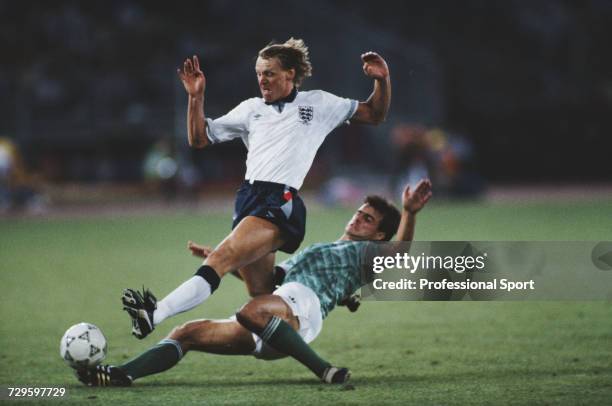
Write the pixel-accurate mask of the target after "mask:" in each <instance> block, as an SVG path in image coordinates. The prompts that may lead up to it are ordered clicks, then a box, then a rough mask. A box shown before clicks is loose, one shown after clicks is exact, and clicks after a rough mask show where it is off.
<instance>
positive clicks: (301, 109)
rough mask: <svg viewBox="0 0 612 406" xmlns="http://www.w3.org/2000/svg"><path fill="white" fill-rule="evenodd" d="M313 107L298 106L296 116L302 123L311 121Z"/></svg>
mask: <svg viewBox="0 0 612 406" xmlns="http://www.w3.org/2000/svg"><path fill="white" fill-rule="evenodd" d="M313 114H314V108H313V107H312V106H298V116H299V117H300V122H301V123H302V124H308V123H310V122H311V121H312V116H313Z"/></svg>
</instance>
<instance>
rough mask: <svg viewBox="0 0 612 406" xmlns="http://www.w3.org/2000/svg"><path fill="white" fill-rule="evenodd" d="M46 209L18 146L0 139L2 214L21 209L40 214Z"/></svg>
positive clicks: (0, 211) (0, 200)
mask: <svg viewBox="0 0 612 406" xmlns="http://www.w3.org/2000/svg"><path fill="white" fill-rule="evenodd" d="M45 207H46V202H45V199H44V197H43V196H42V195H41V194H39V193H38V192H37V191H36V187H35V186H34V180H33V178H32V176H30V175H29V174H28V173H27V172H26V169H25V166H24V164H23V160H22V158H21V154H20V152H19V149H18V147H17V145H16V144H15V143H13V142H12V141H11V140H10V139H9V138H5V137H0V213H8V212H10V211H17V210H21V209H24V210H26V211H28V212H30V213H40V212H42V211H44V210H45Z"/></svg>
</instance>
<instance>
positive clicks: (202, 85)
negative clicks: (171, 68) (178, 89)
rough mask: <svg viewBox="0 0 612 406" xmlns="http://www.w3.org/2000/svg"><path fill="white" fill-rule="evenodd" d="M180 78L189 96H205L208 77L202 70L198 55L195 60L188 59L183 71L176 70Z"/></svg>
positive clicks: (184, 63) (194, 57)
mask: <svg viewBox="0 0 612 406" xmlns="http://www.w3.org/2000/svg"><path fill="white" fill-rule="evenodd" d="M176 73H177V74H178V76H179V78H180V79H181V81H182V82H183V86H185V90H186V91H187V93H188V94H189V96H194V97H195V96H202V95H204V89H206V77H204V72H202V70H201V69H200V61H199V60H198V57H197V56H196V55H194V56H193V59H190V58H187V59H185V62H183V69H182V70H181V69H180V68H179V69H177V70H176Z"/></svg>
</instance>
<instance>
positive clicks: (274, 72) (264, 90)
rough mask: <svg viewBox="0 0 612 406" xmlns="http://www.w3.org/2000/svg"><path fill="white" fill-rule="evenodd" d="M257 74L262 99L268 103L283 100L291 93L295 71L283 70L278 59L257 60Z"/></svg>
mask: <svg viewBox="0 0 612 406" xmlns="http://www.w3.org/2000/svg"><path fill="white" fill-rule="evenodd" d="M255 73H257V82H258V83H259V90H260V91H261V97H263V98H264V100H265V101H267V102H274V101H276V100H279V99H282V98H283V97H286V96H288V95H289V93H291V90H292V89H293V78H294V77H295V70H294V69H289V70H283V68H282V66H281V63H280V62H279V60H278V58H270V59H264V58H261V57H260V58H257V62H256V63H255Z"/></svg>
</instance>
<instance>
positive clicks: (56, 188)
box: [0, 0, 612, 404]
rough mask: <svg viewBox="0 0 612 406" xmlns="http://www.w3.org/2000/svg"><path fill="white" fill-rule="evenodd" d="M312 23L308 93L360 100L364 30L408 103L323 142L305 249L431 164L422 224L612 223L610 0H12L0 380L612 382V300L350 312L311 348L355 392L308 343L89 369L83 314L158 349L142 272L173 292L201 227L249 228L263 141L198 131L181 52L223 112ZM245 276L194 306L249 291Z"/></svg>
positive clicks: (491, 391)
mask: <svg viewBox="0 0 612 406" xmlns="http://www.w3.org/2000/svg"><path fill="white" fill-rule="evenodd" d="M290 36H295V37H301V38H303V39H304V40H305V41H306V43H307V44H308V45H309V46H310V50H311V58H312V61H313V65H314V75H313V77H312V78H310V79H309V80H307V81H306V82H305V86H304V87H305V88H306V89H315V88H321V89H325V90H328V91H331V92H334V93H336V94H339V95H343V96H346V97H351V98H358V99H364V98H365V97H367V95H368V94H369V92H370V90H371V82H370V81H369V80H368V79H366V78H365V77H364V76H363V73H362V71H361V63H360V60H359V55H360V54H361V53H362V52H363V51H366V50H376V51H378V52H380V53H381V54H382V55H383V56H384V57H385V58H386V59H387V61H388V62H389V65H390V67H391V75H392V80H393V100H392V106H391V112H390V115H389V118H388V120H387V122H386V123H384V124H383V125H381V126H378V127H362V126H345V127H342V128H338V129H337V130H335V132H334V133H332V134H331V135H330V136H329V137H328V139H327V141H326V142H325V144H324V145H323V147H322V149H321V150H320V151H319V153H318V156H317V158H316V160H315V164H314V166H313V168H312V170H311V172H310V174H309V176H308V177H307V181H306V184H305V187H304V196H305V200H306V202H307V205H308V207H309V218H308V225H307V228H308V231H307V235H306V240H305V242H304V246H305V245H306V244H310V243H314V242H319V241H330V240H333V239H335V238H337V236H338V235H339V233H340V230H341V229H342V227H343V226H344V224H345V222H346V220H347V219H348V216H349V215H350V214H351V213H352V210H353V209H354V207H355V204H356V203H357V202H359V201H360V199H361V198H362V197H363V194H365V193H366V192H380V193H384V194H386V195H387V196H390V197H396V198H397V196H398V195H397V190H398V188H399V187H400V186H401V185H402V184H403V183H404V182H405V181H407V180H408V181H414V180H415V179H417V178H419V177H421V176H423V175H425V174H427V175H428V176H430V177H431V178H432V180H433V182H434V187H435V191H434V192H435V195H434V199H433V201H432V202H431V204H430V205H429V207H428V208H426V209H425V210H424V211H423V213H422V214H421V215H420V219H419V223H418V225H417V238H418V239H421V240H594V241H598V240H609V239H610V236H611V234H610V230H611V229H610V220H609V219H610V218H611V216H610V215H611V214H612V165H610V152H611V150H612V149H611V146H612V143H611V142H610V134H612V114H610V112H611V110H612V109H611V107H612V53H610V51H609V47H610V39H611V38H612V2H610V1H604V0H590V1H581V2H572V1H552V0H543V1H537V2H526V1H504V2H487V1H476V0H468V1H462V2H453V1H431V2H413V1H408V2H394V1H384V0H380V1H376V2H365V1H348V0H337V1H323V0H312V1H308V2H298V1H277V0H272V1H257V2H255V1H220V0H219V1H197V2H196V1H183V2H180V3H178V2H171V3H170V2H165V3H157V2H145V1H134V0H125V1H106V2H80V1H66V0H58V1H53V2H49V1H31V0H25V1H20V2H17V1H8V0H0V44H1V46H0V49H1V52H0V94H1V96H2V97H0V179H1V183H0V282H1V283H0V285H1V286H2V290H1V292H2V295H0V319H1V320H2V323H1V325H0V384H7V385H8V384H12V385H21V386H24V385H38V386H41V385H54V386H66V385H67V386H68V387H69V392H70V393H72V396H73V397H74V398H73V400H74V401H75V402H77V403H83V402H93V401H95V399H96V398H97V397H99V398H100V399H98V400H100V401H102V402H110V401H120V402H122V404H142V401H143V399H146V400H148V401H150V402H152V403H156V402H158V403H164V404H169V403H177V404H187V403H201V401H209V402H211V403H243V404H253V403H266V404H269V403H270V402H272V401H277V402H284V403H300V402H304V403H305V402H309V403H314V402H321V401H323V402H327V403H331V402H342V403H344V402H347V403H349V402H352V403H359V402H363V403H368V404H378V403H394V402H395V403H401V404H406V403H407V402H408V403H416V404H468V403H469V404H472V403H482V404H490V403H492V399H499V401H500V402H501V403H512V402H514V403H516V404H527V403H538V404H551V403H552V404H577V403H584V402H587V403H589V404H606V403H607V402H609V399H610V398H611V397H612V395H611V393H612V386H610V378H611V377H612V369H611V368H610V365H612V347H611V346H610V342H611V338H612V336H611V335H610V323H609V322H610V314H611V310H612V308H611V307H610V303H609V302H583V303H560V302H551V303H533V302H532V303H405V302H404V303H367V304H366V305H364V306H362V308H361V309H360V311H359V312H358V313H356V314H354V315H353V314H349V313H348V312H346V311H344V310H338V311H337V312H334V314H332V315H331V316H330V319H329V322H327V324H326V327H325V329H324V331H323V334H322V335H321V337H320V338H319V339H318V340H317V342H316V343H315V348H316V349H317V350H318V351H320V352H321V353H322V354H323V355H324V356H330V357H331V356H333V357H334V359H335V360H337V362H339V363H343V364H346V365H349V366H351V367H352V368H353V370H354V372H355V385H356V388H357V389H356V390H355V391H344V392H342V391H338V390H337V389H332V388H321V387H318V388H317V389H316V390H315V389H314V388H315V387H317V385H315V386H314V387H313V386H312V384H313V380H312V379H311V377H310V375H309V373H308V371H305V370H302V369H298V368H296V366H295V363H294V362H293V361H291V360H284V361H279V362H277V363H264V362H255V361H253V360H252V359H248V358H247V359H236V358H223V357H214V356H198V355H193V356H192V355H190V356H189V357H187V359H185V361H183V362H182V363H181V365H180V366H179V367H178V368H176V369H175V370H173V371H171V372H169V373H168V374H164V375H160V376H157V377H153V378H151V379H150V380H147V381H144V380H143V382H142V383H139V384H138V386H135V387H134V388H133V389H132V390H130V391H127V392H126V391H124V392H120V391H109V392H106V393H101V391H94V392H92V391H88V390H85V389H84V388H81V387H80V386H78V385H77V383H76V381H74V380H73V378H72V377H71V376H70V372H69V371H68V370H67V368H66V367H65V365H63V363H62V362H61V360H60V359H59V357H58V349H57V347H58V341H59V338H60V337H61V335H62V333H63V332H64V330H65V329H66V328H67V327H68V326H69V325H71V324H74V323H76V322H79V321H89V322H93V323H96V324H98V325H99V326H100V327H101V328H102V330H103V331H104V332H105V334H106V335H107V338H108V340H109V344H110V355H109V361H110V362H121V361H123V360H125V359H127V358H128V357H130V356H132V355H133V354H135V353H137V352H139V351H142V350H143V349H145V348H146V347H147V346H148V345H150V344H152V343H153V342H154V341H155V339H156V338H161V337H163V335H164V334H165V333H166V332H167V331H168V330H169V328H170V327H171V325H172V324H173V323H169V324H167V325H166V326H164V327H165V328H160V329H158V330H157V331H156V332H155V336H154V338H153V339H151V340H149V341H147V342H140V341H137V340H134V339H132V337H131V336H129V334H128V330H129V326H128V321H127V319H126V318H125V315H124V314H122V311H121V309H120V307H119V304H118V303H119V302H118V297H119V293H120V292H121V289H122V288H124V287H127V286H132V287H137V286H140V285H141V284H142V283H145V284H146V285H147V287H150V288H152V289H153V290H154V291H155V292H158V294H159V295H160V296H161V295H163V294H164V293H165V292H168V291H169V290H170V289H172V288H173V287H174V286H176V285H177V284H178V283H180V282H181V281H182V280H184V279H185V277H186V276H188V275H190V274H191V272H192V270H193V268H194V267H195V266H197V261H196V260H195V259H194V258H191V257H190V256H188V255H187V253H186V250H185V243H186V241H187V240H188V239H194V240H197V241H202V242H207V243H210V244H214V243H216V242H217V241H219V240H220V239H221V238H223V237H224V236H225V235H226V233H227V232H228V231H229V226H230V216H231V201H232V200H231V199H232V198H233V191H234V190H235V189H236V187H237V186H238V184H239V182H240V181H241V179H242V177H243V175H244V158H245V151H244V147H243V146H242V145H241V144H240V143H230V144H224V145H218V146H215V147H214V148H209V149H206V150H203V151H190V150H189V149H188V148H187V145H186V144H187V143H186V135H185V109H186V96H185V94H184V90H183V88H182V86H181V84H180V82H179V80H178V79H177V78H176V74H175V71H176V68H177V67H178V66H179V65H180V64H181V62H182V60H183V59H184V58H185V57H186V56H189V55H192V54H194V53H195V54H198V55H199V56H200V58H201V61H202V65H203V69H204V72H205V74H206V75H207V79H208V86H207V93H206V98H207V114H208V115H209V116H211V117H217V116H220V115H222V114H224V113H225V112H227V111H228V110H229V109H231V108H232V107H234V106H235V105H236V104H238V103H239V102H240V101H242V100H243V99H245V98H248V97H253V96H257V95H258V88H257V84H256V80H255V75H254V68H253V65H254V56H255V55H256V53H257V51H258V50H259V49H260V48H261V47H262V46H264V45H265V44H266V43H268V42H269V41H271V40H273V39H275V40H278V41H284V40H286V39H287V38H288V37H290ZM24 217H25V218H24ZM606 219H608V220H606ZM280 257H281V258H282V257H283V256H280ZM223 283H224V285H223V286H224V287H223V289H221V290H220V291H219V293H218V294H216V295H215V297H213V298H212V300H211V301H209V302H207V305H206V306H202V307H201V308H198V309H197V310H196V311H194V312H190V313H187V314H185V315H182V316H180V317H178V318H177V322H180V321H185V320H188V319H191V318H194V317H226V316H228V315H229V314H231V313H232V311H233V310H234V309H235V308H237V307H238V306H240V305H241V304H242V303H244V301H245V300H246V299H247V297H246V292H245V290H244V288H243V287H242V286H241V285H240V284H239V283H238V282H237V281H236V280H234V279H230V280H228V281H227V282H226V281H224V282H223ZM203 388H204V389H206V390H205V391H203ZM92 399H93V400H92Z"/></svg>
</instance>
